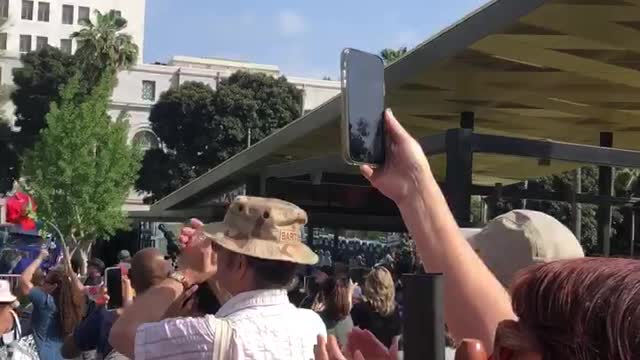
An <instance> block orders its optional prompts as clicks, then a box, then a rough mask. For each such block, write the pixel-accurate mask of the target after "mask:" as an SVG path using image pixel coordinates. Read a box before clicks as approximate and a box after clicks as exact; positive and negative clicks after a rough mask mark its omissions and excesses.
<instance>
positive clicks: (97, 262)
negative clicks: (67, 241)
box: [87, 258, 105, 274]
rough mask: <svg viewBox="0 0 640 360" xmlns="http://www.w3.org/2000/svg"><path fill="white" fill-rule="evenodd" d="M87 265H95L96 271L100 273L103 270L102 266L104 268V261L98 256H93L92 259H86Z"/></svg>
mask: <svg viewBox="0 0 640 360" xmlns="http://www.w3.org/2000/svg"><path fill="white" fill-rule="evenodd" d="M87 266H93V267H95V268H96V269H98V272H99V273H100V274H102V273H103V272H104V268H105V266H104V261H102V260H100V259H98V258H93V259H90V260H89V261H87Z"/></svg>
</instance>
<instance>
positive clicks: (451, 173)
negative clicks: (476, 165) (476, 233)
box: [445, 129, 473, 227]
mask: <svg viewBox="0 0 640 360" xmlns="http://www.w3.org/2000/svg"><path fill="white" fill-rule="evenodd" d="M472 135H473V130H471V129H451V130H447V134H446V146H447V172H446V175H445V181H446V191H445V194H446V197H447V201H448V203H449V208H450V209H451V212H452V213H453V216H454V217H455V218H456V221H457V222H458V225H459V226H461V227H468V226H469V225H470V223H471V186H472V173H473V151H472V144H471V136H472Z"/></svg>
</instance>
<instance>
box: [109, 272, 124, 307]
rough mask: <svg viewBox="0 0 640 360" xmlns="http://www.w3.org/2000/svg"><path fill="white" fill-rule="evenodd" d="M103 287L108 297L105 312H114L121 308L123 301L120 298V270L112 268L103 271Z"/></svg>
mask: <svg viewBox="0 0 640 360" xmlns="http://www.w3.org/2000/svg"><path fill="white" fill-rule="evenodd" d="M104 279H105V281H104V282H105V284H104V285H105V286H106V288H107V294H108V295H109V302H108V303H107V310H116V309H119V308H121V307H122V305H123V304H124V300H123V297H122V268H121V267H120V266H114V267H110V268H106V269H105V270H104Z"/></svg>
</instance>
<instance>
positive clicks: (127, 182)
mask: <svg viewBox="0 0 640 360" xmlns="http://www.w3.org/2000/svg"><path fill="white" fill-rule="evenodd" d="M79 82H80V81H79V79H78V77H74V78H73V79H72V80H71V81H70V82H69V84H67V85H66V86H65V88H64V90H63V91H62V93H61V99H60V101H59V102H58V103H53V104H52V105H51V111H50V112H49V114H48V115H47V117H46V118H47V128H45V129H44V130H42V133H41V136H40V139H39V141H38V142H37V143H36V144H35V146H34V149H33V150H28V151H27V152H26V154H25V159H24V163H23V168H22V175H23V177H24V184H25V189H27V190H28V191H29V192H30V193H31V194H33V196H34V197H35V199H36V201H37V202H38V216H39V217H40V218H42V219H43V220H46V221H48V222H51V223H53V224H55V225H57V226H58V227H59V228H60V230H61V231H62V233H63V235H64V236H65V239H66V240H67V243H68V245H69V247H70V249H71V250H72V251H73V250H75V249H79V250H80V252H81V254H82V255H83V257H85V258H86V254H88V252H89V250H90V248H91V246H92V244H93V242H94V240H96V239H97V238H99V237H101V236H104V235H109V234H113V232H114V231H115V230H117V229H120V228H123V227H124V226H125V225H126V220H125V215H124V213H123V211H122V206H123V204H124V201H125V199H126V198H127V195H128V193H129V190H130V189H131V187H132V186H133V183H134V181H135V178H136V176H137V171H138V168H139V161H140V152H139V151H138V150H137V149H135V148H133V147H132V146H131V145H129V144H128V141H127V132H128V123H127V121H126V119H124V117H120V118H118V119H116V120H115V121H113V120H112V119H111V117H110V116H109V114H108V113H107V110H108V105H109V99H110V96H111V90H112V87H113V77H112V76H109V75H107V76H105V77H104V78H103V79H102V80H101V81H100V82H99V83H98V84H97V85H96V87H95V88H94V90H93V91H92V92H91V94H89V95H88V96H85V95H83V93H82V91H81V89H80V88H81V86H80V83H79Z"/></svg>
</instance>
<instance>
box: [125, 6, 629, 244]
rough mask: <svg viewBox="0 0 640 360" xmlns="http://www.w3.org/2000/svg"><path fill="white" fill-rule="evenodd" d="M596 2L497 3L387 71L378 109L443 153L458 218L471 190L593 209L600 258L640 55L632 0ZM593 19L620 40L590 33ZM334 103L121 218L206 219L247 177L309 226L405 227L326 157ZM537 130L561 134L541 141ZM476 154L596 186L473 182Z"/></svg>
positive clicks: (252, 191) (462, 219)
mask: <svg viewBox="0 0 640 360" xmlns="http://www.w3.org/2000/svg"><path fill="white" fill-rule="evenodd" d="M600 2H601V4H599V6H598V7H594V6H589V5H585V4H582V3H572V2H562V1H555V0H494V1H491V2H489V3H488V4H486V5H485V6H484V7H482V8H481V9H479V10H477V11H476V12H474V13H472V14H470V15H469V16H467V17H465V18H464V19H462V20H461V21H459V22H458V23H456V24H454V25H452V26H451V27H449V28H447V29H445V30H443V31H442V32H440V33H438V34H436V35H435V36H433V37H432V38H430V39H428V40H427V41H425V42H424V43H422V44H420V45H419V46H417V47H416V48H415V49H414V50H412V51H411V52H410V53H408V54H407V55H406V56H404V57H403V58H401V59H400V60H399V61H397V62H395V63H393V64H391V65H390V66H388V67H387V68H386V69H385V82H386V87H387V95H388V96H387V100H388V102H389V105H391V106H393V107H395V108H394V110H402V111H404V113H402V114H400V115H401V116H400V117H399V118H401V119H403V121H405V122H406V125H407V127H408V128H409V130H410V131H411V132H412V133H413V134H414V135H416V137H418V138H419V142H420V144H421V146H422V147H423V149H424V152H425V153H426V154H427V155H430V156H433V158H436V159H441V158H445V161H444V163H443V164H442V167H441V168H444V167H445V166H446V170H444V171H441V170H439V172H440V173H439V174H437V175H439V179H440V180H441V181H442V183H441V186H442V188H443V190H444V191H445V195H446V196H447V199H448V201H449V205H450V207H451V209H452V211H453V213H454V215H455V217H456V219H457V220H458V222H459V223H460V225H461V226H466V225H468V223H469V220H470V198H471V196H472V195H483V196H490V197H492V198H508V199H535V200H555V201H567V202H571V203H588V204H595V205H597V206H598V216H597V217H598V224H599V230H598V238H599V241H600V243H601V244H602V245H603V253H604V254H605V255H607V254H609V252H610V244H609V238H610V236H611V230H610V229H611V212H612V211H611V208H612V206H621V205H629V204H634V203H635V202H636V201H637V200H638V199H634V198H622V197H614V196H613V179H614V170H613V169H614V168H615V167H631V168H640V152H638V151H634V150H624V149H620V148H614V147H613V145H614V141H613V132H614V131H615V132H616V145H617V146H627V147H630V148H635V149H640V146H637V142H636V141H635V140H633V135H634V132H638V133H640V126H638V125H636V124H638V123H640V114H638V111H637V109H640V95H636V93H640V91H639V90H638V89H636V88H637V87H640V82H637V81H635V79H637V78H638V74H640V69H636V68H631V67H630V65H629V64H630V63H634V64H635V62H633V61H631V60H629V59H630V58H631V56H632V55H633V54H632V53H634V52H640V48H638V47H637V46H635V45H634V44H633V42H632V41H631V39H633V38H635V37H634V36H633V35H634V33H633V31H638V32H640V28H637V29H636V28H634V27H633V26H635V25H634V24H637V23H639V21H640V7H638V6H636V5H634V4H631V3H630V2H629V3H628V4H627V2H624V3H623V2H619V1H613V0H611V1H610V2H607V0H601V1H600ZM604 7H606V11H604V10H601V11H596V10H594V9H595V8H598V9H601V8H602V9H604ZM567 12H571V13H572V14H574V15H575V16H572V17H570V18H568V17H566V13H567ZM591 20H593V22H596V23H598V24H600V25H599V26H602V27H606V29H608V30H609V31H611V32H614V33H616V34H618V35H617V36H612V35H606V34H607V32H606V31H600V30H598V31H591V30H593V29H594V26H593V25H591V23H592V21H591ZM603 34H605V35H603ZM623 50H624V51H628V53H626V52H624V51H623ZM638 56H640V55H638ZM603 94H604V95H603ZM605 95H606V96H605ZM605 98H606V99H605ZM605 100H606V101H605ZM340 104H341V101H340V97H339V96H337V97H335V98H333V99H331V100H330V101H328V102H327V103H325V104H324V105H322V106H320V107H318V108H317V109H315V110H314V111H312V112H310V113H308V114H306V115H305V116H303V117H302V118H300V119H298V120H296V121H294V122H293V123H291V124H289V125H288V126H286V127H284V128H282V129H281V130H279V131H277V132H275V133H274V134H272V135H271V136H269V137H268V138H266V139H264V140H262V141H260V142H258V143H256V144H253V145H252V146H251V147H250V148H249V149H247V150H245V151H243V152H241V153H239V154H237V155H236V156H234V157H232V158H231V159H229V160H227V161H226V162H224V163H222V164H220V165H219V166H217V167H215V168H214V169H212V170H210V171H209V172H207V173H206V174H204V175H202V176H201V177H199V178H198V179H196V180H194V181H192V182H191V183H189V184H187V185H186V186H184V187H183V188H181V189H179V190H177V191H176V192H174V193H172V194H170V195H168V196H166V197H165V198H163V199H161V200H160V201H159V202H157V203H156V204H154V205H152V207H151V211H150V212H148V213H131V214H130V215H131V217H132V218H134V219H143V220H151V219H164V220H179V221H182V220H184V219H186V218H188V217H192V216H197V217H200V218H202V219H203V220H207V221H211V220H216V219H219V218H221V216H222V214H223V213H224V207H225V201H224V199H223V200H221V195H223V194H225V193H228V192H229V191H230V190H237V189H238V187H239V186H244V190H243V193H246V194H249V195H261V196H274V197H280V198H283V199H286V200H290V201H292V202H295V203H297V204H299V205H301V206H302V207H303V208H305V209H306V210H307V211H308V213H309V217H310V221H311V225H312V226H328V227H337V228H340V227H343V228H351V229H370V230H387V231H401V230H403V229H404V226H403V224H402V221H401V219H400V216H399V213H398V211H397V209H396V207H395V205H394V204H393V203H392V202H391V201H389V200H388V199H386V198H385V197H384V196H382V195H381V194H379V193H378V192H377V191H376V190H374V189H372V188H371V187H370V186H369V184H368V183H367V182H366V181H365V180H364V179H362V177H361V176H360V175H359V174H358V173H357V170H356V169H354V168H352V167H349V166H347V165H346V164H345V163H344V162H343V161H342V159H341V158H340V156H339V155H336V153H338V148H337V146H338V145H337V144H336V142H335V141H332V140H333V139H332V137H335V135H336V134H337V128H338V126H337V122H338V121H337V120H338V118H339V117H340V112H341V109H340ZM425 104H426V105H425ZM396 113H397V112H396ZM574 132H575V133H579V134H577V135H576V136H573V134H572V133H574ZM598 134H599V135H600V141H599V142H598V141H594V140H596V139H597V136H598ZM547 137H554V138H555V139H564V140H565V141H553V140H539V139H540V138H547ZM314 139H316V140H318V139H319V140H318V141H317V142H316V144H308V143H309V142H313V140H314ZM325 139H326V144H325V142H324V141H325ZM629 139H631V140H629ZM587 144H591V145H587ZM593 144H599V146H595V145H593ZM485 154H493V155H491V156H494V155H495V156H500V157H505V158H510V159H511V158H514V159H517V160H516V161H515V162H514V161H511V162H509V163H508V164H513V165H517V164H518V161H519V160H518V158H523V159H534V160H535V159H537V166H538V168H539V169H552V170H553V171H551V170H547V171H546V172H542V173H544V174H549V173H554V172H558V171H565V170H569V169H576V168H579V167H580V166H583V165H587V164H593V165H596V166H599V169H600V172H599V174H600V175H599V191H598V194H597V195H594V194H583V193H577V194H576V193H569V194H566V193H554V192H551V193H549V192H546V193H541V192H538V191H532V190H527V189H520V188H518V187H517V186H511V185H512V183H514V182H518V181H522V180H526V177H518V176H514V172H511V173H501V174H496V176H487V177H486V179H490V180H489V181H482V182H479V181H474V180H476V179H477V177H479V176H481V175H482V174H481V171H480V170H478V169H482V171H489V172H491V171H495V170H496V167H495V166H494V167H491V166H489V167H484V168H483V166H485V165H486V164H487V162H489V163H490V162H491V161H493V159H494V158H489V160H487V159H488V158H486V157H484V156H485ZM475 155H479V156H475ZM528 161H529V162H528V163H527V164H529V163H531V164H535V161H534V162H531V160H528ZM497 164H499V165H500V166H503V163H502V162H500V163H497ZM504 164H507V163H506V162H505V163H504ZM557 164H561V165H562V166H554V165H557ZM506 166H509V165H506ZM546 166H549V168H546ZM519 171H520V169H519V168H518V169H517V170H516V172H519ZM538 173H540V172H538ZM489 175H492V174H489ZM538 176H539V175H538ZM500 179H505V180H508V181H507V182H505V183H504V185H501V184H499V183H496V182H498V181H501V180H500ZM494 180H496V181H494Z"/></svg>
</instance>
